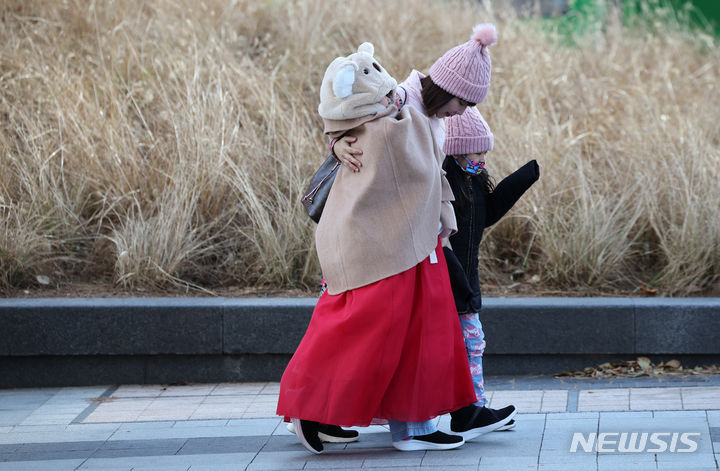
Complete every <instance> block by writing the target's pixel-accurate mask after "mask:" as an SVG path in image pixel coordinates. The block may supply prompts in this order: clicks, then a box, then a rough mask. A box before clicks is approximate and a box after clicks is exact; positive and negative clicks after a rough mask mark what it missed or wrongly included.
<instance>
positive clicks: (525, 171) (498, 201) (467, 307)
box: [443, 108, 540, 430]
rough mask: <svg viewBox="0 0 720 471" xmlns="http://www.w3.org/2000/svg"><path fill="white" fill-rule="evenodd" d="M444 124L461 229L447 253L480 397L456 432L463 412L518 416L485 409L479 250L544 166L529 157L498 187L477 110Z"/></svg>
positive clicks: (485, 418) (455, 420)
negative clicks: (488, 165)
mask: <svg viewBox="0 0 720 471" xmlns="http://www.w3.org/2000/svg"><path fill="white" fill-rule="evenodd" d="M446 126H447V135H446V137H445V143H444V144H443V152H444V153H445V155H446V157H445V161H444V162H443V170H445V172H447V173H446V177H447V179H448V182H450V187H451V188H452V190H453V194H454V195H455V201H453V203H452V204H453V207H454V209H455V217H456V220H457V225H458V231H457V233H455V234H454V235H451V236H450V244H451V245H452V250H450V249H449V248H447V247H445V248H444V249H443V251H444V252H445V258H446V260H447V264H448V271H449V274H450V285H451V287H452V290H453V296H454V298H455V305H456V307H457V311H458V314H459V315H460V325H461V326H462V330H463V339H464V341H465V348H466V350H467V355H468V362H469V364H470V372H471V374H472V377H473V385H474V387H475V393H476V396H477V402H476V403H475V406H477V407H478V408H475V409H473V408H472V407H468V408H464V410H463V409H461V410H460V411H457V412H455V413H453V414H452V419H451V422H450V428H451V430H454V429H456V428H457V427H459V426H461V425H462V424H463V423H464V421H465V420H466V418H465V417H464V416H465V415H469V414H471V413H474V414H477V415H478V417H479V418H481V422H490V423H492V422H493V418H494V417H495V418H503V417H504V418H507V417H510V418H511V419H512V417H513V416H514V415H515V408H514V407H513V406H508V407H506V408H503V409H499V410H494V409H490V408H488V407H485V405H486V404H487V402H488V401H487V398H486V396H485V388H484V384H483V366H482V356H483V353H484V351H485V334H484V333H483V329H482V324H481V322H480V318H479V311H480V307H481V305H482V298H481V293H480V281H479V275H478V262H479V260H478V250H479V245H480V242H481V241H482V236H483V231H484V229H485V228H486V227H489V226H491V225H493V224H495V223H496V222H497V221H498V220H500V218H501V217H502V216H503V215H504V214H505V213H507V212H508V211H509V210H510V208H512V206H513V205H514V204H515V202H517V200H518V199H520V197H521V196H522V195H523V194H524V193H525V191H527V189H528V188H530V186H531V185H532V184H533V183H535V182H536V181H537V180H538V178H539V177H540V169H539V167H538V164H537V162H536V161H535V160H531V161H530V162H528V163H527V164H525V165H523V166H522V167H520V168H519V169H518V170H516V171H515V172H514V173H512V174H511V175H509V176H508V177H506V178H505V179H503V180H502V181H501V182H500V183H499V184H498V185H497V186H495V185H494V184H493V182H492V179H491V178H490V176H489V175H488V171H487V169H486V168H485V160H486V156H487V153H488V152H489V151H490V150H492V148H493V144H494V138H493V134H492V132H490V127H489V126H488V125H487V123H486V122H485V120H484V119H483V117H482V115H481V114H480V112H479V111H478V110H477V108H470V109H468V110H467V111H466V112H465V113H464V114H463V115H457V116H453V117H451V118H448V119H447V121H446ZM511 408H512V409H511ZM513 426H514V420H510V421H508V422H507V423H506V424H505V425H503V427H500V428H499V429H498V430H507V429H509V428H512V427H513Z"/></svg>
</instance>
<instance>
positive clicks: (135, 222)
mask: <svg viewBox="0 0 720 471" xmlns="http://www.w3.org/2000/svg"><path fill="white" fill-rule="evenodd" d="M508 3H509V2H508ZM647 5H649V6H650V7H653V5H654V3H648V4H647ZM651 10H652V11H648V12H647V14H645V15H641V16H639V17H638V18H636V19H634V20H632V21H630V20H631V19H628V18H625V21H621V19H620V16H619V13H618V12H612V11H611V12H609V14H608V15H607V16H606V17H604V18H602V21H601V22H599V23H598V24H597V25H596V26H597V27H595V28H591V29H589V30H588V31H586V33H585V34H583V35H581V36H575V37H572V38H568V37H567V36H566V34H565V33H564V32H563V31H561V30H560V29H555V28H554V26H553V25H554V24H556V23H553V22H552V21H547V20H540V19H538V18H533V17H530V18H528V17H524V16H522V15H518V14H517V12H515V11H514V10H512V9H511V8H510V7H509V6H508V5H504V4H501V3H500V2H492V3H491V2H481V3H476V2H465V1H460V0H448V1H429V0H428V1H426V2H421V3H420V4H418V2H416V1H411V0H398V1H395V2H381V1H375V0H360V1H357V2H353V3H351V4H346V3H341V2H335V1H320V0H283V1H277V2H257V1H250V0H234V1H228V0H205V1H204V2H195V1H190V0H175V1H169V0H152V1H150V0H125V1H119V0H115V1H113V0H105V1H81V0H64V1H58V2H46V1H42V0H35V1H28V0H22V1H20V0H8V1H6V2H4V3H3V4H2V5H1V6H0V116H2V121H0V217H2V219H1V220H0V287H2V286H4V287H8V286H22V285H25V284H27V283H32V282H33V280H34V279H35V277H36V276H37V275H49V276H50V277H51V278H52V279H53V280H65V281H67V280H84V281H87V280H105V281H110V282H113V283H118V284H122V285H125V286H129V287H143V286H152V287H155V288H162V287H163V286H168V285H182V286H191V287H194V288H196V289H201V290H202V289H204V290H212V289H214V288H217V287H220V286H223V285H231V284H232V285H238V286H260V285H264V286H275V287H279V288H291V287H311V288H314V286H315V284H316V283H317V281H318V280H319V277H320V273H319V265H318V263H317V259H316V256H315V251H314V240H313V230H314V227H313V224H312V223H311V222H310V221H309V219H307V217H306V216H305V215H304V213H303V210H302V206H301V205H300V203H299V196H300V194H301V193H302V191H303V189H304V185H305V183H306V181H307V179H308V177H309V176H310V174H311V173H312V171H313V170H314V167H315V166H316V165H317V164H318V163H319V162H320V161H321V159H322V157H323V154H324V153H325V152H326V151H325V149H326V140H325V139H324V137H323V136H322V134H321V123H320V120H319V118H318V116H317V112H316V109H317V104H318V89H319V84H320V81H321V79H322V75H323V72H324V70H325V67H326V66H327V64H328V63H329V62H330V61H331V60H332V59H333V58H334V57H336V56H338V55H346V54H348V53H349V52H352V51H353V50H354V49H355V48H356V47H357V45H358V44H360V43H361V42H363V41H371V42H373V43H374V44H375V47H376V55H377V56H378V57H379V59H380V61H381V62H382V63H383V65H384V66H385V67H386V68H387V69H388V70H389V71H390V72H391V73H392V74H393V75H395V76H396V77H397V78H399V79H402V78H404V77H405V76H406V75H407V73H408V72H409V71H410V70H411V69H412V68H416V69H418V70H421V71H427V69H428V67H429V66H430V65H431V64H432V62H433V61H434V60H435V59H436V58H437V57H439V55H441V54H442V53H443V52H444V51H445V50H447V49H448V48H450V47H452V46H454V45H456V44H459V43H460V42H464V41H465V40H466V39H467V37H468V36H469V34H470V31H471V28H472V25H473V24H475V23H478V22H485V21H492V22H494V23H495V24H496V25H497V27H498V30H499V34H500V40H499V43H498V44H497V45H496V46H494V47H493V48H492V55H493V64H494V67H493V81H492V88H491V91H490V94H489V96H488V99H487V100H486V101H485V102H484V103H482V104H481V105H480V110H481V112H483V114H484V115H485V117H486V118H487V120H488V122H489V124H490V126H491V127H492V130H493V132H494V134H495V136H496V148H495V150H493V152H492V153H491V155H490V157H489V158H488V162H489V169H490V171H491V173H492V175H493V176H494V177H495V178H496V179H500V178H502V177H503V176H504V175H506V174H508V173H510V172H511V171H512V170H514V169H515V168H517V167H518V166H520V165H522V164H523V163H524V162H526V161H527V160H528V159H530V158H536V159H538V162H539V164H540V167H541V179H540V181H539V182H538V183H537V184H536V185H535V186H534V187H533V188H532V189H531V190H530V191H529V192H528V194H527V195H526V196H525V197H523V199H521V201H520V202H519V203H518V204H517V205H516V207H515V208H514V209H513V210H512V212H511V213H510V214H509V215H508V217H506V218H505V219H504V220H503V221H501V222H500V223H499V224H497V225H496V226H495V227H493V228H492V229H490V230H489V232H488V233H487V236H486V240H485V242H484V245H483V251H482V254H483V257H482V259H483V260H482V262H481V268H482V270H483V277H485V278H487V279H491V278H492V277H495V276H498V275H497V273H499V272H504V271H505V272H510V271H512V270H513V269H517V268H521V269H524V270H525V271H528V272H532V273H536V274H539V275H540V276H541V280H542V281H541V283H543V284H544V285H545V286H549V287H561V288H563V289H574V288H581V287H586V286H592V287H605V288H608V289H611V288H613V287H618V288H627V287H628V286H634V285H638V284H640V283H644V284H647V285H650V286H655V287H657V288H659V290H660V292H661V293H663V294H666V295H687V294H692V293H696V292H700V291H702V289H703V288H704V287H706V286H707V285H709V284H711V283H713V282H714V281H715V280H717V279H718V278H720V212H719V211H718V209H719V208H720V189H719V186H718V185H717V182H718V179H719V178H718V177H720V166H719V165H718V164H719V163H720V150H719V149H720V146H719V145H718V144H719V142H718V141H719V140H720V138H719V136H720V109H718V107H717V106H715V101H716V100H715V97H716V96H717V95H718V84H720V56H719V54H718V52H717V51H716V49H717V47H716V45H717V43H716V40H715V39H714V38H713V37H711V36H707V35H705V34H703V33H701V32H697V31H691V30H689V29H688V28H687V27H686V26H684V24H685V23H684V22H683V21H678V20H677V18H676V17H675V16H673V15H671V14H668V13H667V11H666V10H660V9H657V8H651ZM630 23H633V24H630Z"/></svg>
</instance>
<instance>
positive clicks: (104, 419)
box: [0, 376, 720, 471]
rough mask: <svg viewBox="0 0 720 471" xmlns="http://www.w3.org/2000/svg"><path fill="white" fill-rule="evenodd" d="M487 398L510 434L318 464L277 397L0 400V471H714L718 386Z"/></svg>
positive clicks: (651, 382)
mask: <svg viewBox="0 0 720 471" xmlns="http://www.w3.org/2000/svg"><path fill="white" fill-rule="evenodd" d="M487 389H488V390H489V391H491V392H490V405H491V406H492V407H502V406H504V405H507V404H509V403H513V404H515V405H516V406H517V407H518V409H519V411H520V414H519V415H518V416H517V427H516V428H515V429H514V430H512V431H508V432H495V433H490V434H487V435H483V436H481V437H478V438H477V439H475V440H473V441H471V442H468V443H466V444H465V445H464V446H463V447H462V448H460V449H457V450H451V451H443V452H399V451H396V450H395V449H393V448H392V446H391V444H390V436H389V433H388V432H387V430H386V429H385V428H383V427H379V426H374V427H368V428H362V429H359V430H360V432H361V438H360V441H358V442H356V443H351V444H347V445H327V446H326V449H327V452H326V453H324V454H323V455H320V456H316V455H312V454H310V453H309V452H307V451H306V450H305V449H304V448H303V447H302V446H301V445H300V443H299V442H298V440H297V439H296V438H295V437H294V436H293V435H291V434H290V433H289V432H288V431H287V430H286V429H285V426H284V424H283V423H282V421H281V419H280V418H279V417H277V416H275V406H276V403H277V394H278V384H277V383H233V384H230V383H228V384H224V383H221V384H197V385H182V386H163V385H144V386H140V385H121V386H97V387H82V388H43V389H8V390H0V471H5V470H13V471H22V470H32V471H71V470H72V471H75V470H98V471H99V470H103V471H111V470H112V471H116V470H117V471H143V470H159V471H174V470H183V471H188V470H190V471H203V470H212V471H225V470H271V469H320V468H322V469H359V468H374V469H393V470H403V469H443V470H445V469H457V470H466V469H467V470H481V471H499V470H547V471H550V470H577V469H582V470H584V471H585V470H613V471H614V470H622V469H633V470H647V469H653V470H655V469H659V470H670V469H677V470H705V469H708V470H710V469H712V470H715V469H718V461H719V460H720V377H713V376H708V377H682V378H668V379H656V378H644V379H641V378H638V379H615V380H575V379H554V378H548V377H516V378H488V379H487ZM438 422H439V423H438V426H439V427H440V429H443V430H449V418H448V416H443V417H440V418H439V419H438ZM653 433H655V434H660V435H656V436H654V437H653V436H652V434H653ZM574 434H581V435H580V436H579V437H577V436H576V443H575V444H574V446H575V449H576V450H575V452H572V451H571V448H572V447H573V437H574ZM593 434H594V435H593ZM623 434H624V435H623ZM633 434H635V435H633ZM662 434H664V435H662ZM683 434H685V435H683ZM643 436H644V437H645V442H644V443H643V447H642V448H640V443H641V442H642V441H643ZM592 439H595V441H592V442H591V440H592ZM630 440H631V441H630ZM629 445H634V446H635V448H636V449H637V450H640V451H635V452H629V451H625V452H622V447H623V446H625V447H626V449H627V447H628V446H629Z"/></svg>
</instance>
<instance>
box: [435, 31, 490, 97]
mask: <svg viewBox="0 0 720 471" xmlns="http://www.w3.org/2000/svg"><path fill="white" fill-rule="evenodd" d="M495 43H497V30H496V29H495V26H494V25H492V24H490V23H482V24H479V25H475V27H474V28H473V34H472V36H470V41H468V42H466V43H465V44H461V45H459V46H456V47H454V48H452V49H450V50H449V51H447V52H446V53H445V54H443V56H442V57H441V58H440V59H438V60H436V61H435V63H434V64H433V65H432V67H430V78H431V79H432V81H433V82H435V83H436V84H437V85H438V86H439V87H440V88H442V89H443V90H445V91H446V92H448V93H450V94H451V95H454V96H456V97H458V98H462V99H463V100H465V101H469V102H470V103H476V104H477V103H481V102H482V101H483V100H484V99H485V97H486V96H487V93H488V89H489V88H490V69H492V64H491V63H490V52H489V51H488V46H492V45H493V44H495Z"/></svg>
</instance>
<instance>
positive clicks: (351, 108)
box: [277, 43, 475, 453]
mask: <svg viewBox="0 0 720 471" xmlns="http://www.w3.org/2000/svg"><path fill="white" fill-rule="evenodd" d="M396 85H397V82H396V81H395V80H394V79H393V78H392V77H390V76H389V75H388V74H387V72H386V71H385V70H384V69H383V68H382V67H381V66H380V65H379V64H378V63H377V61H375V59H374V58H373V47H372V45H371V44H369V43H364V44H363V45H361V46H360V48H359V49H358V52H357V53H355V54H352V55H350V56H348V57H340V58H337V59H336V60H335V61H333V63H332V64H330V66H329V67H328V69H327V71H326V73H325V77H324V79H323V85H322V87H321V94H320V95H321V101H320V108H319V111H320V114H321V116H322V117H323V119H324V122H325V131H326V133H327V134H329V135H330V136H331V137H334V136H337V135H341V134H343V133H345V132H348V131H349V130H352V131H353V135H354V136H357V138H358V141H361V143H362V144H364V145H365V147H363V149H364V155H365V161H364V167H363V171H362V172H359V173H358V172H352V171H351V170H349V169H347V167H345V166H342V167H341V168H340V169H339V170H338V174H337V176H336V178H335V182H334V183H333V186H332V189H331V191H330V194H329V196H328V199H327V202H326V204H325V208H324V210H323V214H322V217H321V219H320V222H319V223H318V228H317V231H316V246H317V251H318V258H319V260H320V265H321V268H322V271H323V275H324V277H325V279H326V281H327V287H328V289H327V291H326V292H325V293H324V294H323V295H322V296H321V297H320V299H319V301H318V303H317V305H316V307H315V310H314V312H313V316H312V319H311V321H310V325H309V326H308V329H307V332H306V333H305V336H304V337H303V339H302V341H301V342H300V345H299V346H298V348H297V351H296V352H295V354H294V355H293V358H292V359H291V360H290V363H289V364H288V366H287V368H286V370H285V372H284V374H283V377H282V380H281V384H280V397H279V401H278V408H277V413H278V414H279V415H282V416H285V417H289V418H292V419H291V420H292V422H293V425H294V426H295V430H296V433H297V435H298V438H299V439H300V441H301V442H302V443H303V445H304V446H305V447H306V448H307V449H308V450H310V451H312V452H313V453H320V452H322V450H323V446H322V443H321V441H320V439H319V437H318V427H319V426H320V424H331V425H335V426H367V425H370V424H372V423H385V422H387V423H389V425H390V430H391V433H392V440H393V446H395V447H396V448H398V449H400V450H421V449H450V448H455V447H457V446H460V445H462V444H463V442H464V440H463V438H462V437H461V436H457V435H448V434H445V433H442V432H440V431H438V430H437V429H436V428H435V425H434V423H433V421H431V419H432V418H434V417H437V416H438V415H441V414H444V413H447V412H450V411H453V410H456V409H459V408H462V407H465V406H468V405H469V404H472V403H473V402H475V392H474V389H473V384H472V378H471V376H470V373H469V366H468V360H467V356H466V352H465V346H464V342H463V337H462V331H461V328H460V324H459V320H458V316H457V311H456V309H455V303H454V299H453V295H452V291H451V288H450V281H449V277H448V270H447V266H446V262H445V258H444V255H443V251H442V247H441V244H440V242H439V238H438V221H440V236H441V238H442V237H444V236H447V235H448V234H450V233H451V232H452V231H454V230H456V222H455V218H454V213H453V211H452V206H451V204H450V201H451V200H452V198H453V197H452V191H451V190H450V189H449V185H448V183H447V181H446V180H445V178H444V173H443V171H442V169H441V165H442V160H443V157H444V156H443V154H442V152H441V150H440V149H439V147H438V146H437V144H436V143H435V141H434V140H433V137H432V132H431V130H430V127H429V124H428V121H427V117H425V116H424V115H422V113H420V112H417V111H416V110H414V109H411V108H410V107H406V108H404V109H403V111H401V112H398V110H397V108H396V107H395V106H394V105H393V104H392V103H393V101H394V100H393V98H394V91H395V87H396Z"/></svg>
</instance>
